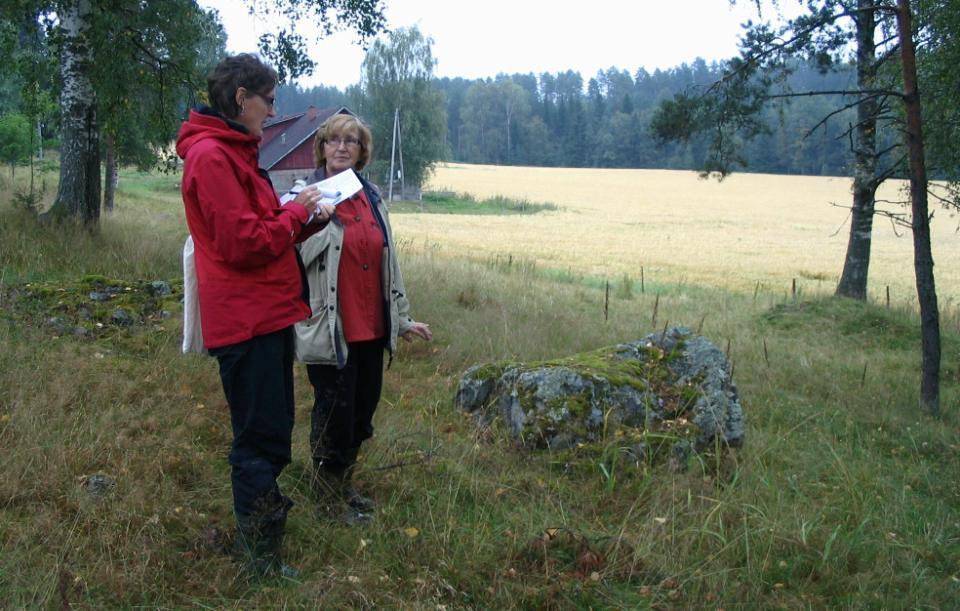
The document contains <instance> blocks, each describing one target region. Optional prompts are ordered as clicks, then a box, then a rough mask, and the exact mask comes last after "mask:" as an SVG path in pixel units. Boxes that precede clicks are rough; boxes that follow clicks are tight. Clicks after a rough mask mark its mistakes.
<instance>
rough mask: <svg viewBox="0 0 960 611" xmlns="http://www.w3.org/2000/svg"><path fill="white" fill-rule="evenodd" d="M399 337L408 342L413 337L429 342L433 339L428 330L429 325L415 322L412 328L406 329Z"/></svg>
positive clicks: (431, 333)
mask: <svg viewBox="0 0 960 611" xmlns="http://www.w3.org/2000/svg"><path fill="white" fill-rule="evenodd" d="M400 337H402V338H403V339H405V340H406V341H408V342H412V341H413V338H414V337H419V338H420V339H423V340H426V341H428V342H429V341H430V340H431V339H433V332H432V331H431V330H430V325H428V324H427V323H425V322H415V323H413V326H412V327H410V328H409V329H407V331H406V332H405V333H403V334H402V335H401V336H400Z"/></svg>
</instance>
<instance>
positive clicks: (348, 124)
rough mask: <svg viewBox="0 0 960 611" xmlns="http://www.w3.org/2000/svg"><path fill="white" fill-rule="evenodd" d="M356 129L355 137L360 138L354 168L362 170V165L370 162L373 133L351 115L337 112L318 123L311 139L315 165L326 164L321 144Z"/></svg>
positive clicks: (321, 165)
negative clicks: (358, 155) (315, 133)
mask: <svg viewBox="0 0 960 611" xmlns="http://www.w3.org/2000/svg"><path fill="white" fill-rule="evenodd" d="M353 130H356V132H357V138H358V139H359V140H360V157H358V158H357V164H356V165H355V166H354V169H355V170H362V169H363V168H364V166H366V165H367V164H368V163H370V157H371V156H372V154H373V135H372V134H371V133H370V128H368V127H367V126H366V125H364V124H363V122H362V121H361V120H360V119H358V118H357V117H355V116H353V115H347V114H338V115H331V116H329V117H327V120H326V121H324V122H323V123H321V124H320V128H319V129H318V130H317V135H316V137H315V138H314V140H313V160H314V163H315V164H316V167H318V168H320V167H324V166H326V165H327V157H326V155H325V154H324V152H323V144H324V142H326V141H327V140H329V139H330V138H333V137H336V136H342V135H343V133H344V132H347V131H353Z"/></svg>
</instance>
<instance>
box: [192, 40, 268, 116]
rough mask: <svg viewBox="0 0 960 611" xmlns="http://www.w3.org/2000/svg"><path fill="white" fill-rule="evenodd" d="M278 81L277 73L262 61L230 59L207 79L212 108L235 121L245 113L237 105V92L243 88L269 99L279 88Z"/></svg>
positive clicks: (246, 56) (250, 57)
mask: <svg viewBox="0 0 960 611" xmlns="http://www.w3.org/2000/svg"><path fill="white" fill-rule="evenodd" d="M278 81H279V78H278V77H277V71H276V70H274V69H273V68H271V67H270V66H268V65H267V64H265V63H263V62H262V61H260V58H259V57H257V56H256V55H253V54H252V53H240V54H239V55H228V56H226V57H224V58H223V59H222V60H220V63H219V64H217V67H216V68H214V69H213V72H211V73H210V75H209V76H208V77H207V95H208V96H209V98H210V106H211V107H212V108H213V109H214V110H216V111H217V112H219V113H220V114H222V115H223V116H225V117H227V118H228V119H235V118H236V117H237V115H239V114H240V110H241V109H240V105H239V104H237V89H240V88H241V87H243V88H244V89H246V90H247V91H250V92H253V93H255V94H257V95H259V96H265V95H267V94H268V93H270V91H272V90H273V88H274V87H276V86H277V82H278Z"/></svg>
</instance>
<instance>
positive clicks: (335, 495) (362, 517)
mask: <svg viewBox="0 0 960 611" xmlns="http://www.w3.org/2000/svg"><path fill="white" fill-rule="evenodd" d="M349 472H350V469H344V470H342V471H341V470H330V469H328V468H326V467H325V466H324V465H323V463H322V461H314V467H313V479H312V481H311V487H312V488H313V491H314V494H315V495H316V499H317V509H318V511H319V514H320V515H321V517H325V518H328V519H332V520H335V521H341V522H344V523H345V524H347V525H349V526H355V525H359V524H366V523H369V522H371V521H372V520H373V514H372V513H371V512H370V510H369V509H364V508H365V507H369V508H371V509H372V507H373V501H372V500H370V499H366V498H365V497H363V496H362V495H360V494H358V493H357V492H356V490H354V489H353V487H352V486H348V485H347V484H348V482H349V479H348V474H349ZM349 491H352V495H348V493H349ZM364 500H365V501H366V503H364V502H363V501H364ZM351 501H353V502H351Z"/></svg>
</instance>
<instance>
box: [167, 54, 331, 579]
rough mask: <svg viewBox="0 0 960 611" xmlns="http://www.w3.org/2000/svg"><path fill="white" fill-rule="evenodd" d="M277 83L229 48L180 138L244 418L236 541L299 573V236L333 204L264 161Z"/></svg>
mask: <svg viewBox="0 0 960 611" xmlns="http://www.w3.org/2000/svg"><path fill="white" fill-rule="evenodd" d="M276 85H277V73H276V72H275V71H274V70H273V68H271V67H269V66H267V65H265V64H263V63H262V62H261V61H260V60H259V59H258V58H257V57H256V56H254V55H250V54H240V55H236V56H232V57H227V58H225V59H224V60H223V61H221V62H220V63H219V64H218V65H217V67H216V68H215V69H214V71H213V73H212V74H211V75H210V76H209V77H208V79H207V89H208V93H209V98H210V107H201V108H199V109H197V110H194V111H192V112H191V113H190V118H189V119H188V120H187V121H186V122H184V124H183V126H182V127H181V128H180V133H179V135H178V137H177V153H178V154H179V155H180V157H182V158H183V159H184V169H183V180H182V184H181V190H182V193H183V205H184V209H185V212H186V217H187V225H188V226H189V228H190V234H191V235H192V236H193V241H194V248H195V255H194V256H195V262H196V272H197V282H198V295H199V302H200V326H201V330H202V333H203V340H204V347H205V348H207V350H208V351H209V352H210V354H212V355H213V356H215V357H216V358H217V361H218V362H219V365H220V378H221V381H222V383H223V390H224V393H225V395H226V398H227V403H228V404H229V406H230V419H231V424H232V427H233V443H232V446H231V450H230V458H229V460H230V466H231V480H232V484H233V502H234V512H235V514H236V519H237V539H236V545H235V548H234V549H235V552H237V553H238V554H239V555H240V556H241V557H242V559H243V560H244V561H245V563H246V568H247V569H248V570H250V571H251V572H252V573H254V574H255V575H260V576H266V575H283V576H289V575H292V574H293V573H295V570H294V569H291V568H290V567H288V566H286V565H284V564H283V562H282V561H281V558H280V547H281V543H282V540H283V531H284V525H285V523H286V517H287V512H288V511H289V509H290V507H291V506H292V505H293V502H292V501H291V500H290V499H289V498H287V497H286V496H284V495H282V494H281V493H280V488H279V487H278V485H277V477H278V476H279V475H280V471H281V470H282V469H283V468H284V467H285V466H286V465H287V464H289V462H290V443H291V433H292V430H293V415H294V398H293V354H294V344H293V332H292V326H293V324H294V323H296V322H297V321H300V320H302V319H304V318H306V317H308V316H309V315H310V307H309V306H308V304H307V302H306V301H305V295H304V293H305V286H304V285H303V283H302V281H301V278H302V271H301V266H300V264H299V262H298V259H297V254H296V251H295V249H294V243H296V242H299V241H301V240H303V239H305V238H306V237H307V236H308V235H310V234H311V233H313V231H315V230H316V228H318V227H319V225H314V226H312V227H309V228H308V227H307V223H308V220H311V217H312V216H315V217H316V218H317V219H318V220H319V221H321V222H325V221H326V220H328V219H329V218H330V214H331V213H332V211H333V208H332V207H331V206H326V205H324V206H318V200H319V197H320V193H319V192H318V191H317V190H316V189H304V190H303V191H302V192H301V193H300V194H299V195H298V196H297V198H296V199H295V200H293V201H292V202H289V203H287V204H286V205H284V206H281V205H280V202H279V200H278V199H277V196H276V193H275V192H274V190H273V185H272V184H271V183H270V179H269V178H268V177H267V174H266V172H264V171H263V170H261V169H260V167H259V163H258V159H257V154H258V146H259V143H260V137H261V135H262V134H263V122H264V121H265V120H266V119H267V118H268V117H271V116H274V115H275V113H274V110H273V102H274V95H275V94H276Z"/></svg>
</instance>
